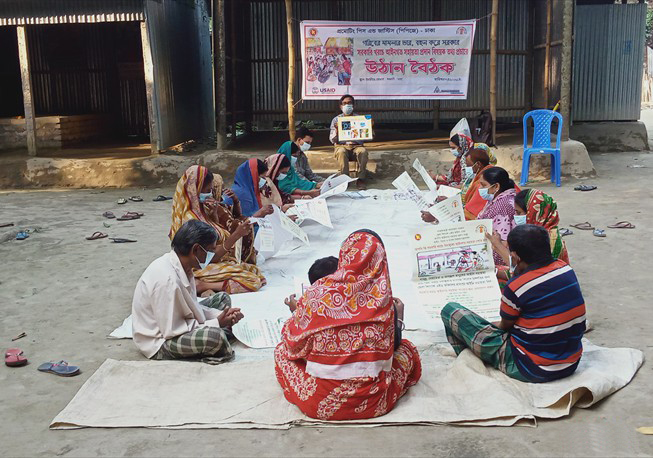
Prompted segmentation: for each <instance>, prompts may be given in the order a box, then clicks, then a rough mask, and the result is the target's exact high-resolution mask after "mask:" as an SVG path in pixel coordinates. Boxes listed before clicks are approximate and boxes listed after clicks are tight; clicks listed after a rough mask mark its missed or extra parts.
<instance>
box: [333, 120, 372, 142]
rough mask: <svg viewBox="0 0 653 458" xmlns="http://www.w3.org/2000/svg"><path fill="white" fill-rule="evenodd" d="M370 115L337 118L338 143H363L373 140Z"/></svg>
mask: <svg viewBox="0 0 653 458" xmlns="http://www.w3.org/2000/svg"><path fill="white" fill-rule="evenodd" d="M373 137H374V136H373V133H372V115H364V116H342V117H340V118H338V141H339V142H341V143H345V142H361V141H363V142H365V141H370V140H372V139H373Z"/></svg>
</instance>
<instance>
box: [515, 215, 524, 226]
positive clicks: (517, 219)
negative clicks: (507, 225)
mask: <svg viewBox="0 0 653 458" xmlns="http://www.w3.org/2000/svg"><path fill="white" fill-rule="evenodd" d="M515 224H516V225H517V226H521V225H522V224H526V215H515Z"/></svg>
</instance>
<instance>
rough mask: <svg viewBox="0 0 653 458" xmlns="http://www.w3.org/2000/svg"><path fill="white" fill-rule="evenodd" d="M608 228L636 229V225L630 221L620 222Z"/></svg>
mask: <svg viewBox="0 0 653 458" xmlns="http://www.w3.org/2000/svg"><path fill="white" fill-rule="evenodd" d="M608 227H609V228H610V229H635V225H634V224H632V223H630V222H628V221H619V222H618V223H615V224H613V225H612V226H608Z"/></svg>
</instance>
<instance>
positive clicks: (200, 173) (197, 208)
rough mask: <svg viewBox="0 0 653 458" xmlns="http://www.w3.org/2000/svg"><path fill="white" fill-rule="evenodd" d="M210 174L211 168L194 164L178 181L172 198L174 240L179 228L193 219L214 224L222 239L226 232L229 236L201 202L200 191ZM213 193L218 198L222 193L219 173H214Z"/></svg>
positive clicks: (171, 229)
mask: <svg viewBox="0 0 653 458" xmlns="http://www.w3.org/2000/svg"><path fill="white" fill-rule="evenodd" d="M208 174H209V169H207V168H206V167H204V166H202V165H192V166H190V167H189V168H188V169H187V170H186V171H185V172H184V174H183V176H182V177H181V178H180V179H179V181H178V182H177V188H176V190H175V196H174V198H173V200H172V225H171V226H170V232H169V234H168V236H169V237H170V240H172V238H173V237H174V236H175V234H176V233H177V231H178V230H179V228H180V227H181V226H182V225H183V224H184V223H185V222H186V221H189V220H191V219H197V220H199V221H203V222H205V223H207V224H210V225H211V226H213V228H214V229H216V230H217V231H218V234H219V236H220V240H224V237H225V233H226V236H227V237H228V236H229V233H228V232H226V231H225V230H224V229H223V228H221V227H220V226H219V225H218V224H217V222H216V221H215V220H214V219H213V218H212V217H211V216H210V215H209V214H208V213H207V212H206V210H205V208H204V205H203V204H202V203H201V202H200V198H199V195H200V191H201V190H202V187H203V186H204V180H206V177H207V175H208ZM211 193H212V194H213V197H214V198H216V199H218V197H219V196H221V195H222V177H221V176H220V175H218V174H213V183H212V187H211Z"/></svg>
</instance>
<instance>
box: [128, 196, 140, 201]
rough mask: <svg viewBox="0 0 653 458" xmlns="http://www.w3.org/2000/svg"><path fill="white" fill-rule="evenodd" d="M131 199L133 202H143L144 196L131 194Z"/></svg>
mask: <svg viewBox="0 0 653 458" xmlns="http://www.w3.org/2000/svg"><path fill="white" fill-rule="evenodd" d="M129 200H131V201H132V202H143V198H142V197H141V196H131V197H130V198H129Z"/></svg>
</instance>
